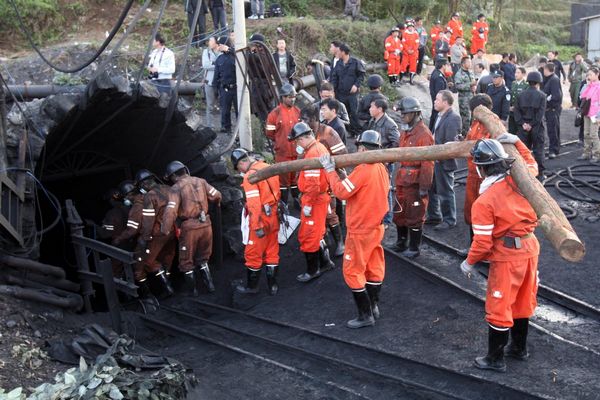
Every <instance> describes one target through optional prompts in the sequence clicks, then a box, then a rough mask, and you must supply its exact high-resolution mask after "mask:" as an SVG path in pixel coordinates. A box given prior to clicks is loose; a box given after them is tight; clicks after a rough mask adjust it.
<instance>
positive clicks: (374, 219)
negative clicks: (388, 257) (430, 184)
mask: <svg viewBox="0 0 600 400" xmlns="http://www.w3.org/2000/svg"><path fill="white" fill-rule="evenodd" d="M327 179H328V180H329V182H330V185H331V190H332V191H333V193H334V194H335V196H336V197H337V198H339V199H342V200H346V226H347V227H348V234H347V236H346V250H345V252H344V266H343V272H344V280H345V281H346V284H347V285H348V287H350V289H352V290H360V289H364V287H365V284H366V283H367V282H369V283H371V284H378V283H381V282H383V278H384V276H385V259H384V255H383V247H381V240H382V239H383V234H384V228H383V225H382V221H383V217H384V216H385V214H387V212H388V210H389V206H388V201H387V196H388V191H389V187H390V179H389V176H388V171H387V169H386V168H385V166H384V165H383V164H380V163H378V164H361V165H358V166H357V167H356V168H354V170H353V171H352V173H351V174H350V176H348V177H347V178H345V179H343V180H342V179H340V177H339V176H338V174H337V172H336V171H332V172H329V173H328V174H327Z"/></svg>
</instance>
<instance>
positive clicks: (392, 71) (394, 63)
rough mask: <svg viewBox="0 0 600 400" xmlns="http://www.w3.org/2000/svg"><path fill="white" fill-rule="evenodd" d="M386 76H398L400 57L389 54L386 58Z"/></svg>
mask: <svg viewBox="0 0 600 400" xmlns="http://www.w3.org/2000/svg"><path fill="white" fill-rule="evenodd" d="M387 65H388V70H387V73H388V76H398V74H399V73H400V57H396V56H392V55H390V56H389V57H388V60H387Z"/></svg>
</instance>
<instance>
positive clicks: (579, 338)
mask: <svg viewBox="0 0 600 400" xmlns="http://www.w3.org/2000/svg"><path fill="white" fill-rule="evenodd" d="M423 238H424V239H425V241H427V242H428V243H429V244H431V245H432V246H433V247H436V248H438V249H441V250H442V251H443V252H444V253H445V255H446V256H450V258H451V259H452V258H453V259H455V261H453V262H454V263H455V265H456V267H455V268H454V270H453V272H452V273H449V274H446V273H444V272H441V271H436V270H435V269H434V268H431V267H428V266H426V265H423V264H421V263H419V262H418V259H417V260H416V261H415V260H411V259H408V258H406V257H403V256H401V255H400V254H398V253H396V252H395V251H393V250H392V249H390V248H389V247H386V246H384V250H385V252H386V253H387V254H389V255H391V256H393V257H395V258H396V259H398V260H400V261H402V262H404V263H406V264H408V265H410V266H411V267H413V268H412V270H413V272H415V273H417V274H418V275H419V276H422V277H423V278H425V279H428V280H430V281H432V282H437V283H441V284H443V285H446V286H448V287H450V288H453V289H454V290H457V291H459V292H462V293H463V294H467V295H469V296H471V297H473V298H475V299H477V300H479V301H481V302H482V303H483V302H485V287H484V285H482V283H481V282H473V283H472V284H461V283H460V280H461V279H460V271H459V268H458V266H459V264H460V262H461V261H462V260H463V259H464V258H465V254H464V251H462V250H460V249H457V248H455V247H453V246H450V245H448V244H446V243H443V242H440V241H439V240H437V239H434V238H432V237H430V236H428V235H423ZM476 268H477V270H478V271H479V272H480V274H481V275H480V278H481V279H483V278H484V277H486V272H487V268H485V267H483V266H481V265H478V266H477V267H476ZM454 276H456V278H454ZM465 279H466V278H465ZM538 305H539V309H542V308H543V309H545V310H550V311H558V312H559V313H561V312H562V313H564V314H572V315H573V318H578V322H579V323H578V324H577V325H572V326H570V325H567V326H565V325H564V324H560V323H559V324H557V323H553V322H551V321H544V320H543V319H541V318H535V317H534V318H533V319H532V321H531V322H530V325H531V326H532V327H533V328H535V329H537V330H539V331H541V332H543V333H544V334H547V335H550V336H552V337H554V338H555V339H558V340H560V341H562V342H564V343H567V344H569V345H572V346H575V347H577V348H579V349H582V350H584V351H586V352H590V353H593V354H594V355H595V356H600V340H595V341H593V340H592V342H591V343H590V342H589V340H590V337H591V336H592V335H590V331H592V330H593V331H595V332H597V331H598V329H600V310H598V309H597V308H595V307H594V306H592V305H590V304H588V303H585V302H584V301H582V300H579V299H576V298H574V297H572V296H569V295H568V294H565V293H562V292H560V291H558V290H556V289H552V288H549V287H546V286H544V287H543V288H542V287H541V286H540V290H539V293H538ZM584 342H585V343H584Z"/></svg>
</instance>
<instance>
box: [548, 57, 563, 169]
mask: <svg viewBox="0 0 600 400" xmlns="http://www.w3.org/2000/svg"><path fill="white" fill-rule="evenodd" d="M543 92H544V93H545V94H546V124H547V126H546V130H547V132H548V140H549V155H548V157H549V158H555V157H556V156H557V155H558V153H559V152H560V113H561V111H562V98H563V93H562V88H561V86H560V79H559V78H558V76H556V71H555V67H554V64H553V63H550V62H549V63H547V64H546V65H544V87H543Z"/></svg>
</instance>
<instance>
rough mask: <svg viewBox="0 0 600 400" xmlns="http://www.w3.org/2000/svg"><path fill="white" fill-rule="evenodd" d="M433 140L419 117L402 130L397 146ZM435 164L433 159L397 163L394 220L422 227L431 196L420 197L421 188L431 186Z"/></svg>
mask: <svg viewBox="0 0 600 400" xmlns="http://www.w3.org/2000/svg"><path fill="white" fill-rule="evenodd" d="M433 143H434V142H433V136H432V135H431V132H430V131H429V128H427V126H425V124H424V123H423V121H419V122H418V123H417V124H416V125H415V126H414V128H413V129H411V130H410V131H402V132H401V133H400V139H399V145H398V147H419V146H431V145H433ZM433 165H434V162H433V161H401V162H399V163H397V164H396V168H397V169H396V182H395V183H396V204H395V206H394V223H395V224H396V225H397V226H406V227H409V228H420V227H421V226H422V225H423V222H425V211H426V210H427V204H428V203H429V198H428V196H425V197H421V196H420V195H419V191H423V192H426V191H428V190H429V189H430V188H431V183H432V182H433Z"/></svg>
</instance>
